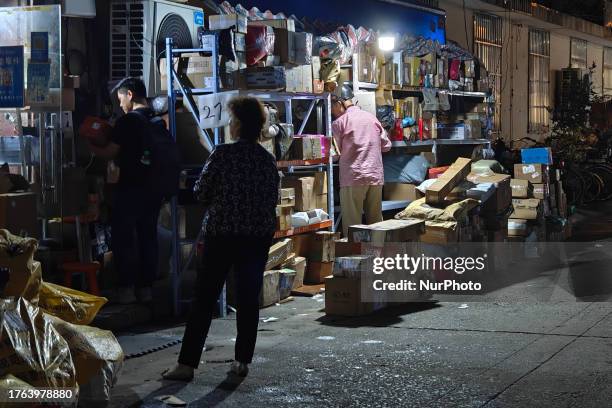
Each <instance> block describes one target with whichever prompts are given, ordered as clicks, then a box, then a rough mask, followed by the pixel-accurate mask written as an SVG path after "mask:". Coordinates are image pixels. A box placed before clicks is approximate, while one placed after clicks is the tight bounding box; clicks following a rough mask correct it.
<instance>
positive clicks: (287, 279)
mask: <svg viewBox="0 0 612 408" xmlns="http://www.w3.org/2000/svg"><path fill="white" fill-rule="evenodd" d="M296 274H297V273H296V272H295V271H294V270H293V269H280V270H279V271H278V291H279V298H280V300H283V299H287V298H288V297H289V295H291V290H292V289H293V282H294V281H295V277H296Z"/></svg>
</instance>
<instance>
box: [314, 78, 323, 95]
mask: <svg viewBox="0 0 612 408" xmlns="http://www.w3.org/2000/svg"><path fill="white" fill-rule="evenodd" d="M324 91H325V82H323V81H322V80H320V79H313V80H312V93H315V94H322V93H323V92H324Z"/></svg>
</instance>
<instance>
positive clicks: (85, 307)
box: [38, 282, 108, 324]
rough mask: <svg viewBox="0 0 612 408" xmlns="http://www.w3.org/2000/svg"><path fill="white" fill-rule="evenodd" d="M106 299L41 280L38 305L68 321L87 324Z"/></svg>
mask: <svg viewBox="0 0 612 408" xmlns="http://www.w3.org/2000/svg"><path fill="white" fill-rule="evenodd" d="M106 302H108V300H107V299H106V298H103V297H100V296H94V295H90V294H89V293H85V292H80V291H78V290H74V289H70V288H66V287H63V286H60V285H55V284H53V283H49V282H43V284H42V286H41V288H40V295H39V301H38V306H40V308H41V309H43V310H44V311H45V312H47V313H49V314H52V315H53V316H57V317H59V318H60V319H63V320H65V321H67V322H69V323H74V324H89V323H91V322H92V321H93V319H94V317H96V315H97V314H98V311H99V310H100V308H101V307H102V306H104V304H106Z"/></svg>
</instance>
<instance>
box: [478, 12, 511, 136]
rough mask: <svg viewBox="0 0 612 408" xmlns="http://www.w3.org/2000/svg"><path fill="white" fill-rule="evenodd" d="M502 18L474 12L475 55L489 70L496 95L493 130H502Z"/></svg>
mask: <svg viewBox="0 0 612 408" xmlns="http://www.w3.org/2000/svg"><path fill="white" fill-rule="evenodd" d="M503 40H504V36H503V31H502V19H501V17H498V16H493V15H489V14H480V13H474V55H476V56H477V57H478V58H479V59H480V61H481V62H482V63H483V65H484V67H485V68H486V70H487V71H488V72H489V76H490V77H491V81H492V85H493V96H494V97H495V112H494V116H493V131H494V132H499V131H500V130H501V91H502V89H501V88H502V44H503Z"/></svg>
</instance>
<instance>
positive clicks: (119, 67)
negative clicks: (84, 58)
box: [110, 0, 204, 97]
mask: <svg viewBox="0 0 612 408" xmlns="http://www.w3.org/2000/svg"><path fill="white" fill-rule="evenodd" d="M110 20H111V21H110V26H111V30H110V32H111V34H110V35H111V38H110V80H111V81H117V80H121V79H123V78H125V77H127V76H132V77H141V78H142V80H143V81H144V83H145V85H146V87H147V92H148V95H147V96H150V97H152V96H156V95H159V94H161V93H162V92H161V86H160V74H159V60H160V58H162V57H163V56H164V55H165V50H166V38H167V37H172V39H173V40H174V46H175V47H176V48H194V47H197V46H198V37H197V31H198V27H200V26H202V27H203V26H204V13H203V11H202V9H201V8H197V7H192V6H186V5H183V4H178V3H175V2H171V1H164V0H112V1H111V10H110Z"/></svg>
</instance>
